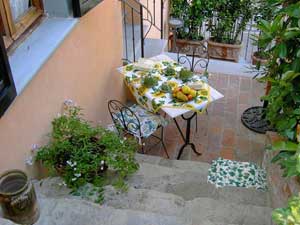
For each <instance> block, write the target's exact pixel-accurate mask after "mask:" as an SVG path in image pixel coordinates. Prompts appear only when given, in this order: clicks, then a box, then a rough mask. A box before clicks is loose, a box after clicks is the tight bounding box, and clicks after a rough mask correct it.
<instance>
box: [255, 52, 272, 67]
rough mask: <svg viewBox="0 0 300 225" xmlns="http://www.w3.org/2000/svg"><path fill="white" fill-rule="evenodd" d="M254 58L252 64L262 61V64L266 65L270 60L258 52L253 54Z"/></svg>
mask: <svg viewBox="0 0 300 225" xmlns="http://www.w3.org/2000/svg"><path fill="white" fill-rule="evenodd" d="M251 58H252V64H253V65H256V64H257V63H260V65H264V64H266V63H267V62H268V60H267V59H263V58H261V57H259V55H258V52H254V53H253V54H252V56H251Z"/></svg>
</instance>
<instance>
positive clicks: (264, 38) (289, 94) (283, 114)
mask: <svg viewBox="0 0 300 225" xmlns="http://www.w3.org/2000/svg"><path fill="white" fill-rule="evenodd" d="M272 3H273V5H274V6H276V7H277V8H276V10H275V14H274V20H272V21H266V20H260V22H259V24H258V28H259V29H260V31H261V35H260V37H259V40H258V42H259V44H260V46H261V47H262V48H264V49H265V50H266V51H267V52H268V54H269V55H270V58H269V60H268V63H267V65H266V68H265V69H264V72H263V73H262V75H263V77H262V78H261V80H262V81H266V82H270V83H271V89H270V91H269V93H268V95H267V96H264V97H263V99H264V100H265V101H267V102H268V106H267V108H266V118H267V120H268V121H269V122H270V123H271V125H273V127H274V128H275V129H276V130H277V132H278V133H279V134H280V135H282V136H283V137H284V139H285V141H281V142H279V143H277V144H275V145H274V146H273V148H272V149H273V150H276V151H279V153H278V155H277V156H276V157H275V158H274V159H273V162H277V163H279V164H280V165H281V167H282V168H283V169H284V175H285V176H299V175H300V150H299V147H298V146H299V141H300V139H299V128H300V127H299V120H300V76H299V75H300V50H299V49H300V41H299V40H300V23H299V19H300V1H282V0H273V1H272ZM282 6H284V7H282ZM297 128H298V129H297Z"/></svg>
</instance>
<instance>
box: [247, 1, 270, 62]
mask: <svg viewBox="0 0 300 225" xmlns="http://www.w3.org/2000/svg"><path fill="white" fill-rule="evenodd" d="M274 10H275V8H274V7H273V4H272V3H271V2H270V1H269V0H258V1H257V2H255V3H254V15H255V16H254V21H255V22H256V23H257V24H259V23H260V22H261V21H262V20H271V19H272V18H273V14H274ZM260 35H261V31H260V32H259V33H258V35H255V36H254V38H253V43H254V45H256V46H257V51H255V52H253V53H252V56H251V58H252V64H253V65H258V66H260V65H264V64H266V63H267V61H268V57H269V55H268V52H267V51H265V49H264V48H262V46H260V44H259V42H258V39H259V38H260Z"/></svg>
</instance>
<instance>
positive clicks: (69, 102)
mask: <svg viewBox="0 0 300 225" xmlns="http://www.w3.org/2000/svg"><path fill="white" fill-rule="evenodd" d="M64 104H65V105H73V104H74V101H73V100H72V99H66V100H65V101H64Z"/></svg>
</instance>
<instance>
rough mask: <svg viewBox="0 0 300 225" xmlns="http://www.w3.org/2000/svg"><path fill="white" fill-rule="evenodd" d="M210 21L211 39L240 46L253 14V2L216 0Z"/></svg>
mask: <svg viewBox="0 0 300 225" xmlns="http://www.w3.org/2000/svg"><path fill="white" fill-rule="evenodd" d="M212 2H213V7H212V12H213V13H212V14H211V16H210V17H209V19H208V27H207V29H208V31H209V32H210V39H211V40H212V41H215V42H219V43H225V44H239V43H240V41H239V40H238V39H239V37H240V34H241V32H242V31H243V30H244V29H245V27H246V24H247V23H248V22H249V21H250V19H251V18H252V14H253V5H252V2H251V1H244V0H214V1H212Z"/></svg>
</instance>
